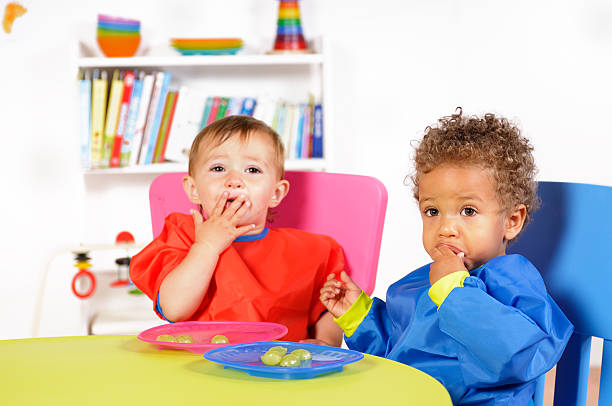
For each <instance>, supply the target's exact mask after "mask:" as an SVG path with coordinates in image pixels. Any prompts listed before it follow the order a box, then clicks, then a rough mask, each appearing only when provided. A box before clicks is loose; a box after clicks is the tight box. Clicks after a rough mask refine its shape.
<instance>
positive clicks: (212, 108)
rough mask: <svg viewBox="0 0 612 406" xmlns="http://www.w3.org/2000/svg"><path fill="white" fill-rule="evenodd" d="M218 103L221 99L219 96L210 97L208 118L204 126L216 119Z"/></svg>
mask: <svg viewBox="0 0 612 406" xmlns="http://www.w3.org/2000/svg"><path fill="white" fill-rule="evenodd" d="M220 103H221V98H220V97H219V96H215V97H212V102H211V105H210V111H209V112H208V118H207V119H206V125H208V124H211V123H213V122H214V121H215V120H216V119H217V112H218V111H219V104H220Z"/></svg>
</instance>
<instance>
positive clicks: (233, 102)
mask: <svg viewBox="0 0 612 406" xmlns="http://www.w3.org/2000/svg"><path fill="white" fill-rule="evenodd" d="M240 110H242V98H240V97H232V98H231V99H230V102H229V105H228V106H227V113H225V116H226V117H227V116H235V115H238V114H240Z"/></svg>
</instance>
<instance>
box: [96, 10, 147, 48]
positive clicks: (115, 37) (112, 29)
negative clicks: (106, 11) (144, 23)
mask: <svg viewBox="0 0 612 406" xmlns="http://www.w3.org/2000/svg"><path fill="white" fill-rule="evenodd" d="M97 40H98V45H100V49H101V50H102V52H103V53H104V55H106V56H109V57H121V56H124V57H125V56H134V55H135V54H136V51H137V50H138V46H139V45H140V21H138V20H130V19H127V18H120V17H110V16H106V15H102V14H98V31H97Z"/></svg>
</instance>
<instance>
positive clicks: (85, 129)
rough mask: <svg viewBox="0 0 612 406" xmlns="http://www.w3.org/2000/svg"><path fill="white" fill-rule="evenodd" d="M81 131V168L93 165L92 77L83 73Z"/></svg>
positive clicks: (80, 94)
mask: <svg viewBox="0 0 612 406" xmlns="http://www.w3.org/2000/svg"><path fill="white" fill-rule="evenodd" d="M79 105H80V107H79V113H80V117H79V132H80V134H81V154H80V156H81V168H83V169H89V168H90V167H91V145H90V144H91V78H90V76H89V72H84V73H83V78H82V79H80V80H79Z"/></svg>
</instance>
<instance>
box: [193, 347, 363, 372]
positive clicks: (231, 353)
mask: <svg viewBox="0 0 612 406" xmlns="http://www.w3.org/2000/svg"><path fill="white" fill-rule="evenodd" d="M275 346H282V347H285V348H287V353H290V352H291V351H293V350H297V349H298V348H302V349H305V350H308V351H310V353H311V354H312V359H311V360H309V361H302V364H301V365H300V366H299V367H296V368H287V367H274V366H267V365H264V363H263V362H261V356H262V355H264V354H265V353H266V351H268V350H269V349H270V348H271V347H275ZM204 358H206V359H207V360H209V361H212V362H216V363H218V364H222V365H223V367H224V368H232V369H238V370H241V371H245V372H246V373H248V374H249V375H252V376H259V377H262V378H274V379H309V378H314V377H316V376H319V375H321V374H327V373H330V372H339V371H342V368H343V367H344V366H345V365H347V364H350V363H353V362H356V361H359V360H360V359H362V358H363V354H362V353H360V352H357V351H351V350H345V349H344V348H336V347H327V346H325V345H316V344H305V343H293V342H289V341H263V342H257V343H246V344H236V345H228V346H226V347H222V348H217V349H214V350H210V351H208V352H206V353H205V354H204Z"/></svg>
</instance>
